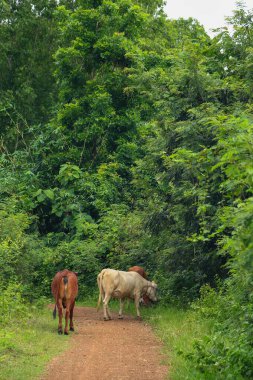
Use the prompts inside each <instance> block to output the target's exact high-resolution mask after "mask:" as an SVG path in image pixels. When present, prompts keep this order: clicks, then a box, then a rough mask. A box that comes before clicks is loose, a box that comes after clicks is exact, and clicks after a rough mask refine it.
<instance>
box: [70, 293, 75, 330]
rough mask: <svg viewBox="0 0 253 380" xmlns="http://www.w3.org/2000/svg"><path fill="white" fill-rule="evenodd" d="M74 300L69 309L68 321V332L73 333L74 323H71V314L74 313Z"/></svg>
mask: <svg viewBox="0 0 253 380" xmlns="http://www.w3.org/2000/svg"><path fill="white" fill-rule="evenodd" d="M74 306H75V300H74V302H73V303H72V305H71V307H70V321H69V329H70V331H74V323H73V312H74Z"/></svg>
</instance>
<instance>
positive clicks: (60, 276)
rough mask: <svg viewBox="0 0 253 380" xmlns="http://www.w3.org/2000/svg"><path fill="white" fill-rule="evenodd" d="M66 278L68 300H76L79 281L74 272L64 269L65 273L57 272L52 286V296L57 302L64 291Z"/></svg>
mask: <svg viewBox="0 0 253 380" xmlns="http://www.w3.org/2000/svg"><path fill="white" fill-rule="evenodd" d="M64 278H67V281H66V283H67V298H70V297H71V298H76V297H77V294H78V280H77V276H76V274H75V273H74V272H71V271H69V270H68V269H64V270H63V271H60V272H57V273H56V275H55V276H54V278H53V281H52V284H51V290H52V294H53V296H54V298H55V300H57V298H58V296H59V294H60V293H61V290H63V288H64V286H65V283H64Z"/></svg>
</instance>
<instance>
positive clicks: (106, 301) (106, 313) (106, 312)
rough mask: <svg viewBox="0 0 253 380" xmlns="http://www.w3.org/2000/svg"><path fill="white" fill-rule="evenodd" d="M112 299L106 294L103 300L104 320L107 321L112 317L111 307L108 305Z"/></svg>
mask: <svg viewBox="0 0 253 380" xmlns="http://www.w3.org/2000/svg"><path fill="white" fill-rule="evenodd" d="M110 299H111V297H110V296H105V298H104V300H103V309H104V320H105V321H109V320H110V319H112V317H111V314H110V312H109V307H108V304H109V301H110Z"/></svg>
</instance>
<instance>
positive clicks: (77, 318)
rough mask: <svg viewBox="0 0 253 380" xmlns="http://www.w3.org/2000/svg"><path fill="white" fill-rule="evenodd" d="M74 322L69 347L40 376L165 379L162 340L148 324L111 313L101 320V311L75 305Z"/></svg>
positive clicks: (63, 379)
mask: <svg viewBox="0 0 253 380" xmlns="http://www.w3.org/2000/svg"><path fill="white" fill-rule="evenodd" d="M74 323H75V330H76V331H75V332H74V333H72V337H71V342H70V348H69V349H68V350H67V351H65V352H64V353H63V354H61V355H60V356H58V357H56V358H54V359H53V360H52V361H51V363H50V364H49V366H48V367H47V369H46V371H45V373H44V375H43V376H42V377H41V380H130V379H131V380H165V379H166V375H167V372H168V367H167V366H165V365H163V364H162V360H163V356H162V354H161V350H162V344H161V343H160V342H159V340H158V339H157V338H156V337H155V336H154V333H153V332H152V329H151V328H150V326H149V325H147V324H145V323H144V322H140V321H137V320H135V319H134V317H132V316H126V317H125V318H124V319H123V320H118V319H117V315H116V314H115V313H113V320H111V321H108V322H104V321H103V317H102V311H100V312H98V313H97V311H96V309H95V308H90V307H76V308H75V311H74ZM55 331H57V323H56V326H55ZM56 333H57V332H56Z"/></svg>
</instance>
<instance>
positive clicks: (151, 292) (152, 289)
mask: <svg viewBox="0 0 253 380" xmlns="http://www.w3.org/2000/svg"><path fill="white" fill-rule="evenodd" d="M156 293H157V285H156V283H155V282H154V281H152V282H150V285H149V286H148V287H147V291H146V295H147V296H148V298H149V299H150V300H151V301H153V302H157V301H158V298H157V294H156Z"/></svg>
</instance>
